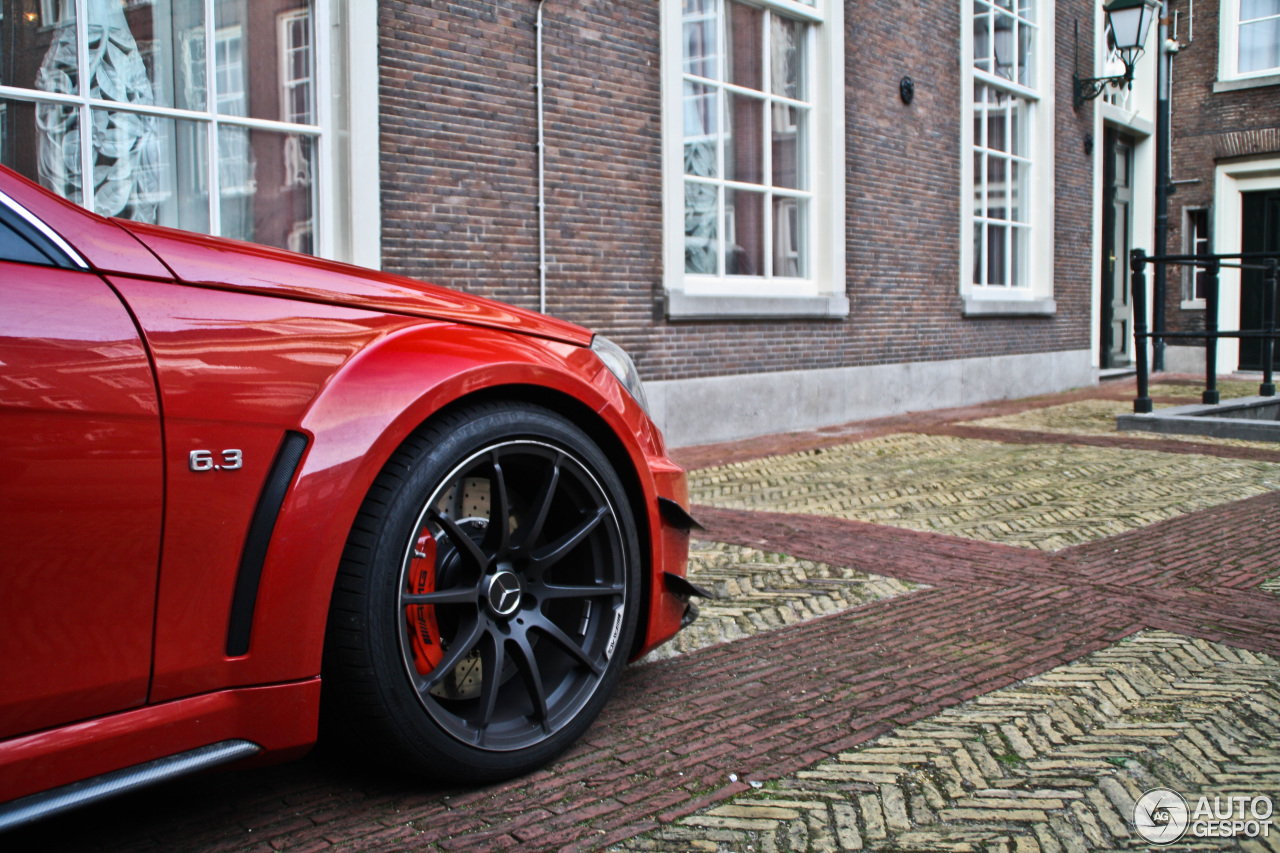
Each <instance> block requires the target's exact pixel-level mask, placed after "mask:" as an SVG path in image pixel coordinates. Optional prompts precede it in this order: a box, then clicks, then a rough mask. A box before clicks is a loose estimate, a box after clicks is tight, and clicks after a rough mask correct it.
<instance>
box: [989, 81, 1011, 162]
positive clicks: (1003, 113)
mask: <svg viewBox="0 0 1280 853" xmlns="http://www.w3.org/2000/svg"><path fill="white" fill-rule="evenodd" d="M987 96H988V103H989V106H988V112H987V147H988V148H990V149H991V150H992V151H1008V150H1009V138H1008V129H1009V109H1008V107H1009V99H1008V98H1007V97H1005V96H1004V95H1002V94H1001V93H1000V92H998V91H997V90H995V89H990V88H989V89H987Z"/></svg>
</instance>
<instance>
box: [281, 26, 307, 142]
mask: <svg viewBox="0 0 1280 853" xmlns="http://www.w3.org/2000/svg"><path fill="white" fill-rule="evenodd" d="M299 20H302V21H303V22H304V23H305V24H308V26H305V27H304V28H303V32H305V33H306V38H307V41H306V44H304V45H302V46H297V45H295V44H293V43H292V42H291V41H290V34H291V33H292V32H293V31H294V30H293V25H294V24H295V23H296V22H298V21H299ZM312 23H313V22H312V21H311V16H310V15H307V14H306V13H305V12H303V11H301V10H294V11H291V12H281V13H280V15H279V16H278V17H277V19H276V26H277V29H278V34H277V38H278V40H279V47H278V48H277V51H276V52H277V53H278V54H279V56H280V120H281V121H287V122H297V123H299V124H308V123H310V122H309V121H303V120H302V119H299V118H293V117H291V116H290V115H289V112H290V105H291V104H292V100H293V99H292V97H291V96H292V94H293V91H294V90H295V89H297V88H298V87H300V86H304V85H305V86H310V87H311V101H312V106H311V107H309V110H311V111H314V110H315V106H314V102H315V85H314V83H315V74H316V56H315V36H314V32H313V29H314V28H313V27H312V26H310V24H312ZM299 51H306V53H307V54H308V56H309V57H310V58H311V61H310V62H309V63H308V64H307V65H308V68H309V71H308V73H307V74H306V75H305V76H303V77H293V76H292V74H293V62H292V61H291V60H292V59H293V55H294V54H295V53H298V52H299ZM302 118H305V119H312V118H314V117H313V116H311V115H307V116H303V117H302Z"/></svg>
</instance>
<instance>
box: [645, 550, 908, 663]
mask: <svg viewBox="0 0 1280 853" xmlns="http://www.w3.org/2000/svg"><path fill="white" fill-rule="evenodd" d="M689 579H690V580H692V581H693V582H694V583H696V584H699V585H700V586H702V587H704V588H706V589H707V590H708V591H710V592H713V593H715V596H716V597H715V599H714V600H711V601H700V602H699V603H698V606H699V609H700V610H701V613H700V614H699V615H698V620H697V621H696V622H694V623H693V624H692V625H690V626H689V627H688V628H685V629H684V630H683V631H681V632H680V633H679V634H677V635H676V636H675V637H674V638H672V639H671V640H670V641H668V642H666V643H664V644H663V645H661V646H659V647H658V648H656V649H654V650H653V651H652V652H650V653H649V655H648V656H647V657H646V658H645V659H646V660H649V661H653V660H663V659H666V658H671V657H676V656H677V655H680V654H684V653H687V652H691V651H694V650H696V649H701V648H704V647H705V646H710V645H713V644H715V643H723V642H726V641H728V640H736V639H738V638H740V637H749V636H752V635H754V634H759V633H761V632H764V631H772V630H774V629H776V628H781V627H783V626H784V625H792V624H796V623H799V622H806V621H808V620H810V619H816V618H817V617H819V616H825V615H827V614H829V613H838V612H840V611H842V610H848V609H850V608H852V607H857V606H859V605H861V604H867V603H868V602H872V601H880V600H883V599H886V598H893V597H895V596H899V595H902V594H904V593H908V592H911V591H913V590H917V589H927V588H928V587H926V586H924V585H922V584H915V583H908V582H905V581H900V580H896V579H894V578H886V577H881V576H880V575H873V574H868V573H866V572H861V571H858V570H857V569H846V568H840V567H837V566H828V565H827V564H825V563H815V562H812V561H810V560H800V559H797V558H795V557H790V556H787V555H784V554H772V553H768V552H765V551H757V550H755V549H754V548H743V547H740V546H737V545H726V544H723V543H719V542H703V541H700V540H694V541H693V542H692V543H691V545H690V552H689Z"/></svg>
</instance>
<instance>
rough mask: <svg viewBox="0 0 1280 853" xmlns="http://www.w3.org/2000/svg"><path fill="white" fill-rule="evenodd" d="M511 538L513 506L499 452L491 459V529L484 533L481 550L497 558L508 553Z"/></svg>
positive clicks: (495, 451)
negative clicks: (509, 498)
mask: <svg viewBox="0 0 1280 853" xmlns="http://www.w3.org/2000/svg"><path fill="white" fill-rule="evenodd" d="M510 538H511V504H510V501H509V500H508V497H507V480H506V477H504V476H503V474H502V466H501V465H500V464H498V451H497V450H494V451H493V454H492V455H491V457H490V459H489V527H488V528H486V530H485V533H484V542H483V543H482V544H481V546H480V547H481V548H483V549H484V551H485V552H486V553H489V554H493V555H494V557H495V558H498V557H501V556H503V555H505V554H506V552H507V544H508V542H509V540H510Z"/></svg>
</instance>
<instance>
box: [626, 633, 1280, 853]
mask: <svg viewBox="0 0 1280 853" xmlns="http://www.w3.org/2000/svg"><path fill="white" fill-rule="evenodd" d="M1278 744H1280V664H1278V663H1277V661H1276V660H1275V659H1273V658H1271V657H1270V656H1268V655H1253V654H1250V653H1249V652H1246V651H1242V650H1239V649H1233V648H1232V647H1231V646H1228V645H1225V644H1218V643H1207V642H1205V641H1203V640H1192V639H1188V638H1186V637H1182V636H1179V635H1177V634H1170V633H1166V632H1160V631H1144V632H1141V633H1139V634H1136V635H1134V636H1133V637H1130V638H1129V639H1126V640H1124V641H1122V642H1120V643H1117V644H1116V645H1114V646H1112V647H1111V648H1108V649H1104V650H1103V651H1100V652H1095V653H1093V654H1091V655H1088V656H1087V657H1085V658H1082V659H1081V660H1079V661H1076V662H1075V663H1072V664H1068V665H1066V666H1062V667H1057V668H1055V669H1052V670H1050V671H1049V672H1047V673H1045V674H1044V675H1040V676H1036V677H1035V678H1032V679H1029V680H1027V681H1025V682H1022V683H1021V684H1018V685H1016V686H1013V687H1008V688H1005V689H1003V690H997V691H994V692H992V693H989V694H987V695H986V696H981V697H978V698H977V699H973V700H970V701H969V702H966V703H964V704H963V705H961V706H958V707H956V708H949V709H947V710H945V711H943V712H942V713H940V714H938V715H936V716H934V717H931V718H929V719H928V720H923V721H921V722H917V723H912V724H910V725H907V726H902V727H900V728H897V729H895V730H894V731H893V732H891V733H890V734H887V735H884V736H882V737H879V738H876V739H875V740H872V741H870V742H869V743H868V744H867V745H866V746H863V747H860V748H858V749H855V750H851V751H849V752H842V753H840V754H839V755H837V756H836V757H835V758H833V759H827V760H825V761H823V762H820V763H819V764H817V765H816V766H815V767H813V768H812V769H808V770H801V771H799V772H797V773H795V774H792V775H791V776H789V777H787V778H785V779H782V780H778V781H776V782H773V783H770V784H769V786H768V788H767V789H766V788H765V786H764V785H763V784H762V783H759V782H757V783H756V785H757V786H759V789H757V790H751V791H749V792H745V793H743V794H740V795H739V796H737V797H734V798H732V799H730V800H729V801H727V802H725V803H723V804H721V805H717V806H714V807H712V808H709V809H706V810H704V811H701V812H699V813H697V814H694V815H690V816H689V817H685V818H682V819H680V820H678V821H676V823H675V824H674V825H672V826H671V827H669V828H664V829H660V830H656V831H654V832H651V833H646V834H645V835H644V836H642V837H640V838H637V839H632V840H629V841H628V842H626V843H624V844H621V845H619V846H618V847H616V848H615V849H617V850H696V849H700V848H701V849H708V850H711V849H726V848H727V849H733V850H749V849H759V850H762V851H768V850H863V849H867V850H903V849H908V850H954V851H961V850H1004V851H1011V850H1017V851H1041V850H1047V851H1063V850H1088V849H1134V848H1138V849H1141V848H1143V847H1145V846H1147V845H1146V843H1145V841H1144V840H1143V839H1142V838H1141V837H1139V836H1137V835H1136V833H1135V831H1134V829H1133V826H1132V824H1131V823H1130V819H1129V816H1131V815H1132V814H1133V812H1134V803H1135V801H1136V800H1138V799H1139V798H1140V797H1141V796H1142V794H1143V792H1145V791H1148V790H1150V789H1152V788H1157V787H1166V788H1170V789H1174V790H1177V791H1180V792H1184V795H1185V796H1187V797H1188V798H1189V799H1191V798H1194V797H1198V796H1200V795H1202V794H1209V795H1215V794H1216V795H1221V796H1246V797H1249V798H1252V797H1253V796H1254V795H1256V794H1258V793H1259V792H1275V791H1280V757H1277V756H1276V755H1275V749H1276V747H1277V745H1278ZM748 784H751V781H750V780H749V781H748ZM754 787H756V786H753V788H754ZM1215 847H1218V848H1220V847H1221V842H1209V843H1208V844H1206V843H1203V842H1201V843H1199V844H1196V843H1189V844H1182V845H1178V846H1176V847H1173V848H1171V849H1186V850H1191V849H1214V848H1215ZM1254 849H1260V850H1264V849H1267V847H1266V846H1264V845H1263V844H1262V843H1257V844H1256V845H1254Z"/></svg>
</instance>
